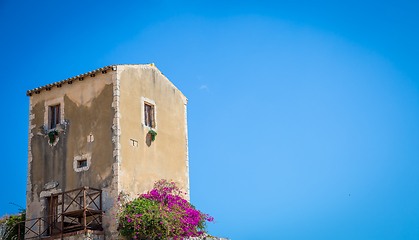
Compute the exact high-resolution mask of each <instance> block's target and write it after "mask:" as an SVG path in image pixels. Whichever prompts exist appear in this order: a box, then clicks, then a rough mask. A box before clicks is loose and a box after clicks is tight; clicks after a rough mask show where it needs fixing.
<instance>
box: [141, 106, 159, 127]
mask: <svg viewBox="0 0 419 240" xmlns="http://www.w3.org/2000/svg"><path fill="white" fill-rule="evenodd" d="M144 123H145V125H146V126H147V127H151V128H154V127H155V126H156V124H155V120H154V105H151V104H149V103H146V102H144Z"/></svg>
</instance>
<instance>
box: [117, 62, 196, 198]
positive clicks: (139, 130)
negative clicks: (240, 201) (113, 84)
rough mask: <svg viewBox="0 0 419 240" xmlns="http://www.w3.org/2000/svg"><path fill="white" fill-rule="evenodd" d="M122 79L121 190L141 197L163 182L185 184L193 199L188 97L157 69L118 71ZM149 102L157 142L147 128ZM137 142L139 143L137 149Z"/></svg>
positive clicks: (127, 68)
mask: <svg viewBox="0 0 419 240" xmlns="http://www.w3.org/2000/svg"><path fill="white" fill-rule="evenodd" d="M118 76H119V78H120V104H119V106H120V114H121V118H120V127H121V137H120V143H121V174H120V187H121V189H123V190H124V191H126V192H130V193H134V194H138V193H144V192H146V191H148V190H150V189H151V188H152V186H153V184H154V182H155V181H157V180H159V179H167V180H173V181H175V182H176V183H178V184H179V186H180V187H181V188H182V189H183V191H184V192H185V193H187V195H186V198H187V199H189V164H188V138H187V121H186V104H187V99H186V97H185V96H184V95H183V94H182V93H181V92H180V91H179V90H178V89H177V88H176V87H175V86H174V85H173V84H172V83H171V82H170V81H169V80H168V79H167V78H166V77H165V76H164V75H163V74H162V73H161V72H160V71H159V70H158V69H157V68H156V67H154V65H153V64H151V65H137V66H132V65H125V66H118ZM144 101H146V102H151V103H153V104H155V106H154V107H155V119H156V126H155V128H154V129H153V130H155V131H156V132H157V136H156V140H155V141H154V142H151V141H150V140H149V139H148V137H147V133H148V131H149V130H150V129H151V128H149V127H147V126H145V125H144ZM131 140H134V141H138V146H132V144H131Z"/></svg>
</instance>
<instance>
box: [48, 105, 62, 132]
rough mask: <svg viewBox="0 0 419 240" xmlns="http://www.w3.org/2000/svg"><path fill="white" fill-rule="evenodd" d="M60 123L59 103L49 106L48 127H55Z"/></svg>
mask: <svg viewBox="0 0 419 240" xmlns="http://www.w3.org/2000/svg"><path fill="white" fill-rule="evenodd" d="M59 123H60V104H58V105H54V106H50V107H49V127H50V129H52V128H55V127H56V126H57V124H59Z"/></svg>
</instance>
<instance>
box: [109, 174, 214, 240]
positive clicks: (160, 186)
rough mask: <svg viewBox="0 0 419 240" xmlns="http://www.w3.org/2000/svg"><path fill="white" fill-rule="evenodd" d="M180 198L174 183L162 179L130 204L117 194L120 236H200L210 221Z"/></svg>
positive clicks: (208, 217)
mask: <svg viewBox="0 0 419 240" xmlns="http://www.w3.org/2000/svg"><path fill="white" fill-rule="evenodd" d="M184 196H185V193H182V191H181V190H180V189H179V188H178V187H177V186H176V184H175V183H174V182H169V181H167V180H164V179H162V180H160V181H157V182H156V183H155V184H154V188H153V190H151V191H149V192H148V193H145V194H141V195H140V196H138V197H137V198H135V199H134V200H132V201H129V200H128V196H127V195H125V194H123V193H121V194H120V196H119V197H118V202H117V205H118V206H119V207H120V210H119V214H118V216H117V217H118V219H119V226H118V230H119V233H120V235H122V236H125V237H129V238H134V239H166V238H172V239H183V238H185V237H186V238H187V237H198V236H202V235H203V234H205V233H206V221H210V222H213V221H214V218H212V217H211V216H209V215H208V214H204V213H202V212H200V211H199V210H197V209H196V208H195V207H194V206H193V205H191V204H190V203H189V202H188V201H186V200H185V199H183V197H184Z"/></svg>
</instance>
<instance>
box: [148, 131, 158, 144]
mask: <svg viewBox="0 0 419 240" xmlns="http://www.w3.org/2000/svg"><path fill="white" fill-rule="evenodd" d="M156 135H157V133H156V132H155V131H153V130H150V131H148V136H150V140H151V141H152V142H154V140H156Z"/></svg>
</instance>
